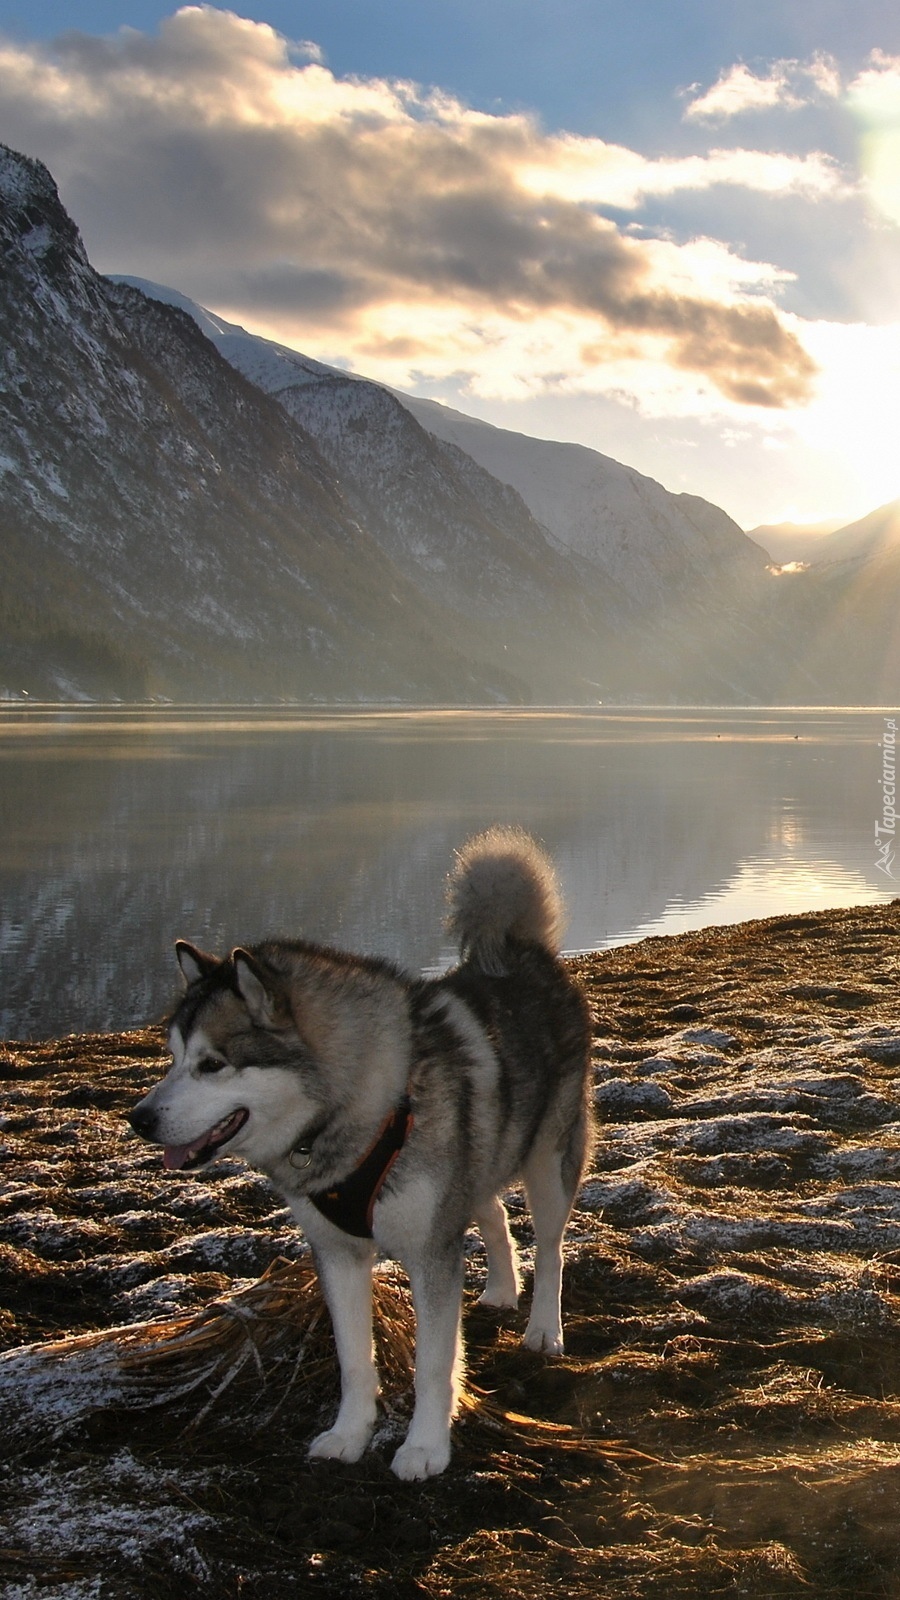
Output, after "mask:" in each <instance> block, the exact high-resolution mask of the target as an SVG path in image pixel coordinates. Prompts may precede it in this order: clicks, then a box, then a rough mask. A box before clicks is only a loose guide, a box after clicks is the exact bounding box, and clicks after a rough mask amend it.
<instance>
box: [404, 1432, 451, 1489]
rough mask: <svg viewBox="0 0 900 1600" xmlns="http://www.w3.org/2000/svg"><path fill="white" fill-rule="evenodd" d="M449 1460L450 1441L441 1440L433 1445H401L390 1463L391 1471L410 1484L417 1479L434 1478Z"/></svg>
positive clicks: (407, 1443)
mask: <svg viewBox="0 0 900 1600" xmlns="http://www.w3.org/2000/svg"><path fill="white" fill-rule="evenodd" d="M449 1460H450V1440H449V1439H441V1440H439V1441H438V1442H436V1443H435V1444H433V1445H421V1444H410V1443H409V1440H407V1442H406V1444H402V1445H401V1446H400V1449H399V1450H398V1451H397V1454H396V1455H395V1457H394V1459H393V1461H392V1462H391V1471H392V1472H395V1473H396V1474H397V1477H398V1478H403V1479H404V1480H405V1481H406V1482H407V1483H412V1482H414V1481H415V1480H416V1479H419V1478H434V1477H435V1476H436V1475H437V1473H439V1472H443V1470H444V1468H445V1467H446V1465H447V1463H448V1461H449Z"/></svg>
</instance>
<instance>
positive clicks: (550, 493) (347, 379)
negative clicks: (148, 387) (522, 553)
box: [119, 278, 768, 608]
mask: <svg viewBox="0 0 900 1600" xmlns="http://www.w3.org/2000/svg"><path fill="white" fill-rule="evenodd" d="M119 281H124V282H128V283H131V284H133V285H135V286H136V287H138V288H141V289H143V290H144V292H145V293H147V294H149V295H153V296H156V297H158V298H160V299H164V300H167V301H169V302H171V303H172V304H177V305H179V306H181V307H182V308H183V309H184V310H186V311H188V312H189V313H190V314H191V315H192V316H193V317H194V318H195V320H196V321H197V323H198V325H199V326H200V327H201V328H202V329H203V331H204V332H205V333H206V334H207V335H208V337H209V338H210V339H212V341H213V343H214V344H216V346H217V347H218V349H219V350H221V352H222V354H223V355H224V356H226V357H227V358H228V360H229V361H231V362H232V363H233V364H234V365H235V366H236V367H237V368H238V369H239V371H241V372H242V373H243V374H244V376H245V377H247V378H250V380H251V381H252V382H253V383H257V384H259V385H260V387H261V388H263V389H265V390H266V391H267V392H268V393H269V394H271V395H274V396H276V397H277V398H278V399H279V400H280V401H281V403H282V405H284V406H285V407H286V409H287V410H289V411H290V412H291V415H292V416H295V417H297V419H298V420H299V421H301V422H302V423H303V425H304V427H305V428H307V429H308V430H309V432H310V433H311V434H312V435H313V437H314V438H315V439H316V442H317V443H318V444H319V447H320V448H321V449H323V451H324V453H325V454H326V455H328V457H329V459H330V460H331V461H332V464H333V465H334V466H335V467H336V469H337V470H338V471H339V472H340V473H341V476H342V478H344V477H345V476H346V475H348V474H349V475H350V476H351V477H353V478H356V479H357V480H361V482H362V483H363V484H364V485H365V486H366V488H367V489H369V490H370V491H374V492H375V493H376V494H377V495H379V496H382V495H383V494H384V492H385V482H384V476H383V474H384V471H385V468H386V461H387V457H388V456H390V457H392V458H393V460H394V461H395V462H396V461H397V460H398V459H400V458H402V456H403V453H404V451H405V450H410V449H411V450H413V451H415V450H416V443H417V444H418V452H417V453H418V454H419V455H420V456H421V455H422V454H423V453H424V452H423V447H422V442H421V439H418V440H416V439H415V436H414V435H413V433H412V430H408V429H407V430H406V432H405V433H404V430H403V428H402V425H401V423H400V420H399V416H398V411H397V407H396V405H394V406H392V405H391V403H390V397H391V396H393V398H394V400H395V401H396V402H399V405H400V406H401V407H402V408H403V410H405V411H407V412H408V413H409V414H410V415H411V416H412V417H414V418H415V419H416V421H417V422H418V423H419V424H420V425H421V428H422V429H423V430H424V431H425V432H426V433H428V434H429V435H430V436H431V437H432V439H433V440H434V441H435V442H436V443H437V444H439V445H440V444H443V445H445V446H449V447H451V449H452V451H453V452H454V455H453V457H452V458H449V459H451V460H453V461H454V463H455V470H456V471H457V472H458V471H459V470H460V469H461V467H462V466H463V463H462V461H461V457H462V456H465V457H466V458H467V462H466V464H465V471H466V472H467V473H468V475H469V477H470V479H472V478H473V477H476V475H475V473H474V468H473V464H474V467H480V468H481V469H482V472H483V473H486V474H488V475H489V477H490V478H491V479H493V480H494V485H495V487H494V488H493V490H491V491H490V492H491V493H493V494H496V484H497V483H500V484H502V485H505V486H507V488H508V489H512V490H514V491H515V493H516V495H517V496H518V497H519V498H520V499H521V501H522V502H523V503H524V506H525V507H527V510H528V511H529V512H530V513H531V516H532V517H533V519H534V520H535V522H536V523H537V524H538V525H539V526H540V528H541V529H542V530H543V533H544V535H545V536H546V535H547V534H549V535H550V538H551V542H552V543H553V544H555V545H556V546H557V547H558V548H559V549H560V550H561V551H565V552H568V553H570V554H572V555H575V556H577V557H580V558H581V559H582V560H583V561H586V562H589V563H590V565H591V567H592V568H594V569H595V570H596V573H597V574H599V575H600V576H601V577H602V579H603V582H604V585H605V586H607V587H608V589H609V592H610V594H611V595H615V597H616V601H617V603H618V605H619V607H620V608H621V605H622V603H623V602H624V603H626V604H631V605H636V606H637V607H638V608H646V607H647V606H657V605H659V604H661V603H662V604H665V605H669V604H671V601H672V599H673V597H674V596H675V595H677V594H678V593H679V592H687V591H689V590H690V591H694V592H696V590H697V588H698V587H699V588H700V589H705V588H707V587H708V586H709V585H710V584H713V585H718V584H719V582H720V581H721V580H722V579H723V577H724V578H725V579H726V581H728V579H729V578H730V577H732V576H734V575H736V574H738V573H740V574H741V575H742V576H744V577H746V576H747V575H749V574H752V573H759V572H761V571H763V570H764V568H765V567H766V565H767V562H768V556H767V554H766V552H765V551H764V550H762V549H760V547H759V546H758V545H756V544H754V543H753V542H752V540H750V539H748V537H747V535H746V534H745V533H744V532H743V531H742V530H741V528H739V526H738V524H737V523H736V522H734V521H733V520H732V519H731V518H730V517H729V516H728V515H727V514H726V513H725V512H724V511H722V510H721V509H720V508H719V507H718V506H714V505H711V504H710V502H709V501H706V500H702V499H700V498H699V496H696V495H688V494H672V493H670V491H669V490H667V489H665V488H663V486H662V484H660V483H657V482H656V481H655V480H654V479H653V478H648V477H646V476H645V475H644V474H643V473H640V472H637V471H635V470H634V468H632V467H626V466H623V465H622V464H621V463H620V462H618V461H614V460H612V458H611V457H609V456H604V455H601V454H600V452H599V451H596V450H590V449H587V448H586V447H585V446H583V445H576V444H564V443H558V442H556V441H554V440H548V439H534V438H530V437H528V436H527V435H525V434H521V433H515V432H512V431H510V430H508V429H505V428H496V427H493V426H492V425H491V424H490V423H486V422H481V421H479V420H477V419H476V418H474V417H467V416H464V415H463V414H462V413H461V412H459V411H454V410H452V409H451V408H450V407H449V406H444V405H440V404H438V403H436V402H435V401H433V400H422V399H419V398H417V397H416V396H414V395H408V394H402V393H400V392H399V391H396V390H394V391H389V390H387V389H385V388H383V387H382V386H381V385H379V384H375V383H371V382H369V381H368V380H366V379H362V378H359V377H358V376H355V375H353V374H350V373H342V372H340V371H339V370H338V369H337V368H335V367H327V366H324V365H323V364H322V363H321V362H316V361H312V360H311V359H310V358H309V357H308V356H304V355H301V354H299V353H298V352H297V351H294V350H290V349H288V348H287V347H286V346H285V345H279V344H276V343H274V342H272V341H270V340H267V339H262V338H260V337H258V336H255V335H253V334H250V333H248V332H247V330H246V329H245V328H242V327H240V326H239V325H238V324H236V323H231V322H226V321H224V320H223V319H222V318H220V317H217V316H215V315H214V314H213V313H212V312H209V311H207V310H206V309H205V307H203V306H200V305H198V304H197V303H196V302H195V301H192V300H189V299H188V298H187V296H185V295H181V294H179V293H178V292H177V291H176V290H172V289H169V288H165V287H163V286H162V285H159V284H154V283H151V282H149V281H148V280H145V279H140V278H128V279H124V280H119ZM342 417H343V418H345V419H346V420H345V421H343V422H342V420H341V419H342ZM364 417H365V418H367V419H368V420H367V422H366V425H365V437H366V443H365V445H363V444H362V435H363V418H364ZM354 430H356V436H355V437H354ZM379 451H382V452H383V455H384V458H385V459H384V461H380V460H378V459H377V458H378V455H379ZM433 459H434V452H433V451H432V460H433ZM445 459H447V458H445ZM409 467H410V463H409V462H407V463H406V466H405V470H406V471H407V474H408V477H411V476H412V472H411V471H409ZM472 487H473V488H474V489H475V492H476V495H477V496H478V498H479V499H480V500H481V499H483V497H484V496H485V494H486V492H487V484H486V480H485V479H484V477H483V476H481V477H477V478H476V481H475V482H473V485H472ZM396 514H397V507H396V505H395V504H393V503H392V505H391V508H390V511H389V513H388V515H389V517H390V518H392V519H393V520H394V521H395V522H396Z"/></svg>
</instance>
